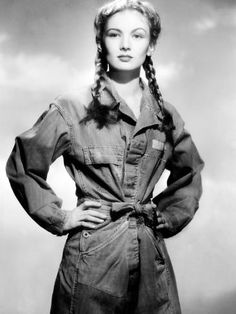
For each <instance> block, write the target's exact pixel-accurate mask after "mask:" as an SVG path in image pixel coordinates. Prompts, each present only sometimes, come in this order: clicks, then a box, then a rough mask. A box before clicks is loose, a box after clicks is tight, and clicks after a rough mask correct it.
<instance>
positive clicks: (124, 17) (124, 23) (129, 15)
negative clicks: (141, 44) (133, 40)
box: [106, 9, 149, 30]
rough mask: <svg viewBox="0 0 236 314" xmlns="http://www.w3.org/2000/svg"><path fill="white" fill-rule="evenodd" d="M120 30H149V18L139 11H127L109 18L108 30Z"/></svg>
mask: <svg viewBox="0 0 236 314" xmlns="http://www.w3.org/2000/svg"><path fill="white" fill-rule="evenodd" d="M109 28H118V29H121V30H132V29H136V28H144V29H145V30H149V24H148V20H147V18H146V17H145V16H144V15H143V14H142V13H140V12H139V11H137V10H132V9H127V10H124V11H120V12H117V13H115V14H114V15H112V16H111V17H109V19H108V21H107V23H106V29H109Z"/></svg>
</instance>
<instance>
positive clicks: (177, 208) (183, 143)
mask: <svg viewBox="0 0 236 314" xmlns="http://www.w3.org/2000/svg"><path fill="white" fill-rule="evenodd" d="M172 110H173V109H172ZM173 122H174V125H175V130H174V132H173V145H174V147H173V151H172V154H171V156H170V158H169V159H168V162H167V165H166V168H167V169H168V170H169V171H170V175H169V178H168V180H167V188H166V189H165V190H164V191H163V192H162V193H160V194H159V195H157V196H156V197H155V198H154V199H153V202H154V203H155V204H156V205H157V207H158V210H159V211H160V212H161V214H162V216H163V218H164V219H165V221H166V222H167V224H168V227H167V228H164V229H162V233H163V236H164V237H170V236H173V235H175V234H177V233H178V232H180V231H181V230H182V229H183V228H184V227H185V226H186V225H187V224H188V223H189V222H190V221H191V219H192V218H193V216H194V214H195V212H196V210H197V209H198V202H199V199H200V196H201V193H202V185H201V176H200V172H201V170H202V168H203V165H204V163H203V161H202V159H201V158H200V156H199V154H198V151H197V149H196V147H195V145H194V143H193V141H192V138H191V136H190V134H189V133H188V132H187V131H186V130H185V129H184V124H183V121H182V119H181V117H180V116H179V115H178V113H177V112H176V111H174V113H173Z"/></svg>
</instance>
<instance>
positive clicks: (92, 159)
mask: <svg viewBox="0 0 236 314" xmlns="http://www.w3.org/2000/svg"><path fill="white" fill-rule="evenodd" d="M83 152H84V161H85V164H86V165H99V164H113V165H117V166H120V165H122V163H123V155H124V152H123V149H122V148H121V147H120V146H89V147H84V148H83Z"/></svg>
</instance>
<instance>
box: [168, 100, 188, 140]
mask: <svg viewBox="0 0 236 314" xmlns="http://www.w3.org/2000/svg"><path fill="white" fill-rule="evenodd" d="M164 110H165V111H167V112H168V113H169V114H170V115H171V117H172V120H173V124H174V128H175V129H174V131H173V137H174V139H175V140H176V139H177V138H178V137H179V136H180V135H181V133H182V132H183V130H184V121H183V119H182V117H181V115H180V113H179V112H178V110H177V109H176V107H175V106H173V105H172V104H170V103H169V102H167V101H164Z"/></svg>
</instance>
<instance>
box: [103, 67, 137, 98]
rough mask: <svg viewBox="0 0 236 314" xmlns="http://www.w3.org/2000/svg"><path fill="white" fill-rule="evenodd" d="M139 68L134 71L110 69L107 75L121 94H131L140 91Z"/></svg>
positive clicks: (127, 95)
mask: <svg viewBox="0 0 236 314" xmlns="http://www.w3.org/2000/svg"><path fill="white" fill-rule="evenodd" d="M139 75H140V69H137V70H134V71H118V70H115V69H110V71H109V72H108V76H109V77H110V79H111V80H112V82H113V84H114V86H115V88H116V90H117V92H118V93H119V94H120V95H121V96H126V97H129V96H132V95H135V94H137V93H138V92H140V85H139Z"/></svg>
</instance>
